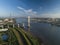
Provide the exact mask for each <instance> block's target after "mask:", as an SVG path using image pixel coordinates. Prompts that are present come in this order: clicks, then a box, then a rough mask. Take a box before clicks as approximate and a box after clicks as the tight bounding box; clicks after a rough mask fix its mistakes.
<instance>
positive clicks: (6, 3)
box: [0, 0, 60, 18]
mask: <svg viewBox="0 0 60 45" xmlns="http://www.w3.org/2000/svg"><path fill="white" fill-rule="evenodd" d="M9 16H12V17H13V16H15V17H19V16H31V17H32V16H35V17H53V18H56V17H57V18H60V0H0V17H9Z"/></svg>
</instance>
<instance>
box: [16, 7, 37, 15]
mask: <svg viewBox="0 0 60 45" xmlns="http://www.w3.org/2000/svg"><path fill="white" fill-rule="evenodd" d="M17 8H18V9H20V12H21V10H22V11H23V13H24V14H26V15H30V16H34V15H37V12H36V11H33V10H32V9H28V10H26V9H24V8H22V7H17Z"/></svg>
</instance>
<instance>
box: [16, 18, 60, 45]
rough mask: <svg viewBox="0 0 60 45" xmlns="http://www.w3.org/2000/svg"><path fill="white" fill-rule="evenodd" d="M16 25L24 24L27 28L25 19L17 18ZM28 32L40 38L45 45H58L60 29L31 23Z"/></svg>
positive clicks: (59, 42) (59, 43)
mask: <svg viewBox="0 0 60 45" xmlns="http://www.w3.org/2000/svg"><path fill="white" fill-rule="evenodd" d="M16 21H17V23H24V24H25V26H27V19H23V18H17V19H16ZM30 31H31V32H32V33H33V34H34V35H36V36H38V37H39V38H41V39H42V40H43V42H44V44H46V45H60V27H59V26H56V25H51V24H48V23H39V22H32V21H31V29H30Z"/></svg>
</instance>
